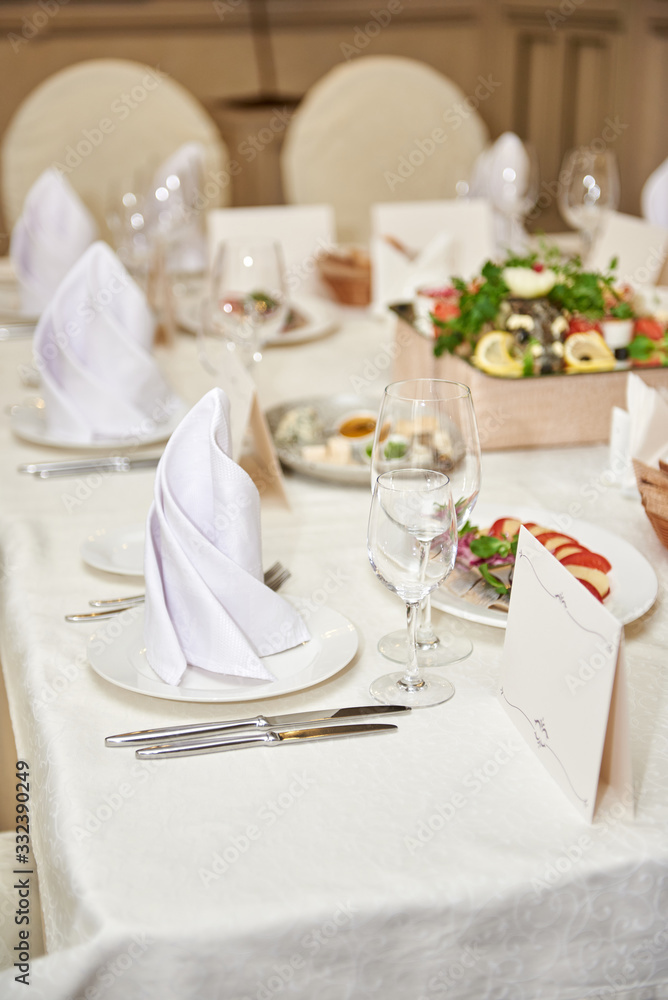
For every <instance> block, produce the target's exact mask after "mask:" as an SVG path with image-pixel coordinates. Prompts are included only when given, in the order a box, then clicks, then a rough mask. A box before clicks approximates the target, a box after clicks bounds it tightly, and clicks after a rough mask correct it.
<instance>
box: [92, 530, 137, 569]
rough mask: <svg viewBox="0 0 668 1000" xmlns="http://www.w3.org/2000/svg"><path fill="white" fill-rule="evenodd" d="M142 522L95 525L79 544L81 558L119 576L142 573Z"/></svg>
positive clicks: (94, 567) (96, 567) (94, 566)
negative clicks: (113, 526)
mask: <svg viewBox="0 0 668 1000" xmlns="http://www.w3.org/2000/svg"><path fill="white" fill-rule="evenodd" d="M144 538H145V526H144V524H143V523H142V524H131V525H126V526H125V527H122V528H97V529H96V530H95V531H93V532H91V534H90V535H88V537H87V538H86V539H85V540H84V542H83V544H82V545H81V550H80V551H81V558H82V559H83V561H84V562H85V563H86V564H87V565H88V566H92V567H93V569H101V570H102V571H103V572H105V573H116V574H118V575H120V576H143V575H144Z"/></svg>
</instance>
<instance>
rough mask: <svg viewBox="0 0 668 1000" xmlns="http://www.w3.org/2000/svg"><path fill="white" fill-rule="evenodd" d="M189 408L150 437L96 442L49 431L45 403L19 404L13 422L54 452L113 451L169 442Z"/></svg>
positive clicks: (16, 431) (15, 429)
mask: <svg viewBox="0 0 668 1000" xmlns="http://www.w3.org/2000/svg"><path fill="white" fill-rule="evenodd" d="M186 412H187V407H185V406H180V407H179V408H178V409H177V410H176V411H175V412H174V413H172V414H171V416H169V417H168V418H167V420H165V422H164V423H162V424H156V425H155V429H154V430H153V431H152V432H151V433H149V434H142V435H132V436H130V435H128V437H119V438H95V439H94V440H93V441H70V440H68V439H67V438H62V437H60V436H59V435H57V434H53V433H51V432H50V431H49V429H48V424H47V420H46V409H45V406H44V403H43V401H42V400H31V401H28V402H25V403H19V404H17V405H15V406H13V407H12V408H11V411H10V417H9V422H10V426H11V429H12V431H13V432H14V434H16V436H17V437H19V438H21V439H22V440H23V441H30V442H31V444H45V445H49V446H50V447H52V448H71V449H73V450H80V449H85V450H86V451H110V450H114V449H126V448H131V447H140V446H143V445H150V444H159V443H160V442H161V441H166V440H167V438H169V437H170V435H171V434H172V432H173V431H175V430H176V428H177V426H178V425H179V423H180V422H181V420H182V419H183V417H184V416H185V414H186Z"/></svg>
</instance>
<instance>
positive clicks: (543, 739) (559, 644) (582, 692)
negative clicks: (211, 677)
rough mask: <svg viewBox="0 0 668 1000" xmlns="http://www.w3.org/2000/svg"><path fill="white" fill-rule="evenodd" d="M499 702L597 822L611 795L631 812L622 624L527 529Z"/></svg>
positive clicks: (522, 538) (540, 757) (585, 814)
mask: <svg viewBox="0 0 668 1000" xmlns="http://www.w3.org/2000/svg"><path fill="white" fill-rule="evenodd" d="M499 697H500V700H501V704H502V705H503V707H504V709H505V710H506V712H507V713H508V715H509V717H510V719H511V720H512V722H513V723H514V725H515V726H516V727H517V729H518V731H519V732H520V734H521V735H522V737H523V738H524V740H525V741H526V742H527V743H528V745H529V746H530V747H531V748H532V750H533V751H534V753H535V755H536V757H537V758H538V760H539V761H540V762H541V764H542V765H543V767H544V768H545V770H546V771H547V772H548V773H549V774H550V775H551V776H552V778H553V779H554V780H555V781H556V782H557V784H558V785H559V787H560V788H561V789H562V791H563V793H564V795H565V796H566V797H567V798H568V800H569V801H570V802H571V803H572V804H573V805H574V806H575V808H576V809H577V810H578V812H579V813H580V814H581V815H582V816H583V817H584V818H585V819H586V820H587V821H588V822H591V821H592V819H593V817H594V812H595V809H596V806H597V804H598V803H599V802H600V800H601V799H602V797H603V795H604V794H605V796H606V803H607V802H608V801H609V800H610V798H612V797H614V796H615V795H616V797H618V798H619V800H620V801H621V802H622V803H623V804H624V806H625V807H626V808H632V806H631V805H630V803H632V801H633V796H632V794H629V793H630V791H632V787H633V786H632V774H631V751H630V743H629V720H628V702H627V692H626V678H625V674H624V638H623V628H622V626H621V624H620V623H619V622H618V621H617V619H616V618H614V617H613V615H611V614H610V612H609V611H608V610H607V609H606V608H605V607H604V606H603V605H602V604H601V603H600V602H599V601H598V600H597V599H596V598H595V597H594V596H593V595H592V594H590V593H589V592H588V591H587V589H586V588H585V587H583V586H582V584H581V583H580V582H579V580H577V579H576V577H574V576H573V575H572V574H571V573H570V572H569V571H568V570H567V569H566V567H565V566H562V565H561V563H560V562H559V560H558V559H556V558H555V557H554V556H553V555H552V553H551V552H549V551H548V550H547V549H546V548H545V547H544V546H543V545H542V544H541V543H540V542H538V541H536V539H535V538H534V537H533V535H532V534H531V533H530V532H529V531H528V530H527V529H526V528H524V527H522V528H520V535H519V542H518V547H517V560H516V563H515V571H514V575H513V587H512V592H511V599H510V609H509V612H508V627H507V629H506V638H505V644H504V648H503V665H502V679H501V686H500V690H499Z"/></svg>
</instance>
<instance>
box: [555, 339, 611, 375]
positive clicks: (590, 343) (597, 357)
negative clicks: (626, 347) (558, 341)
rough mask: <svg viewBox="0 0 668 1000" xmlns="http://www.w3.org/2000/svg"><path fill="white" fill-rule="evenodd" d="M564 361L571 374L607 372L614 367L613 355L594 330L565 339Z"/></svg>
mask: <svg viewBox="0 0 668 1000" xmlns="http://www.w3.org/2000/svg"><path fill="white" fill-rule="evenodd" d="M564 361H565V362H566V367H567V368H568V370H569V371H572V372H607V371H610V370H611V369H612V368H614V367H615V355H614V354H613V353H612V351H611V350H610V348H609V347H608V345H607V344H606V342H605V341H604V339H603V337H602V336H601V334H600V333H596V331H595V330H587V331H586V332H585V333H572V334H571V335H570V337H567V338H566V343H565V344H564Z"/></svg>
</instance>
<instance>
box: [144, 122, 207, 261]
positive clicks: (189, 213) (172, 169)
mask: <svg viewBox="0 0 668 1000" xmlns="http://www.w3.org/2000/svg"><path fill="white" fill-rule="evenodd" d="M205 161H206V150H205V148H204V146H203V145H202V143H201V142H186V143H184V144H183V145H182V146H179V148H178V149H177V150H176V151H175V152H174V153H172V154H171V156H169V157H168V158H167V159H166V160H164V162H163V163H161V164H160V166H159V167H158V169H157V170H156V172H155V174H154V175H153V180H152V183H151V187H150V190H149V191H148V192H147V195H146V207H145V212H146V222H147V228H148V235H149V237H150V236H151V235H159V236H162V237H163V238H164V239H165V241H166V244H167V254H166V258H167V259H166V266H167V269H168V270H169V271H171V272H181V273H193V272H199V271H205V270H206V261H207V248H206V235H205V227H204V216H203V209H204V208H205V207H206V200H205V199H204V197H203V195H202V186H203V180H204V165H205Z"/></svg>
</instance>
